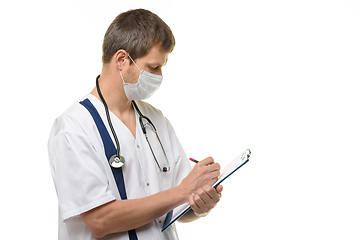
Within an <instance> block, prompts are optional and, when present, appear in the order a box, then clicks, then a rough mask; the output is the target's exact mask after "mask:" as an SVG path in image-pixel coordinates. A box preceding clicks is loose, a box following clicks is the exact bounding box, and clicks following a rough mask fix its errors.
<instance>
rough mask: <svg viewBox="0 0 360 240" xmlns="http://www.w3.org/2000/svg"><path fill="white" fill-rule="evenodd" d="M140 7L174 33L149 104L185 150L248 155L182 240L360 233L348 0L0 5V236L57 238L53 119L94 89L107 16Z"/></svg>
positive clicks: (356, 39)
mask: <svg viewBox="0 0 360 240" xmlns="http://www.w3.org/2000/svg"><path fill="white" fill-rule="evenodd" d="M100 2H101V3H100ZM140 7H141V8H146V9H149V10H151V11H153V12H154V13H156V14H158V15H159V16H160V17H161V18H162V19H163V20H164V21H165V22H167V23H168V25H169V26H170V27H171V28H172V30H173V33H174V35H175V38H176V47H175V50H174V52H173V53H171V54H170V56H169V62H168V65H167V66H166V67H165V69H164V83H163V85H162V87H161V88H160V90H159V91H158V92H157V93H156V94H155V95H154V96H153V97H152V98H150V99H149V100H148V102H150V103H151V104H153V105H154V106H156V107H157V108H159V109H161V110H162V111H163V113H164V114H165V115H166V116H167V117H168V118H169V119H170V121H171V122H172V124H173V126H174V128H175V129H176V131H177V134H178V137H179V139H180V141H181V142H182V144H183V147H184V148H185V150H186V151H187V154H188V156H189V157H194V158H198V159H203V158H205V157H207V156H213V157H214V158H215V160H216V161H218V162H219V163H220V164H222V165H226V163H227V162H228V161H231V160H232V159H233V158H235V157H236V156H237V155H238V154H240V152H242V151H243V150H245V149H246V148H250V149H251V151H252V153H253V154H252V158H251V161H250V162H249V163H248V164H247V165H245V166H244V167H243V168H242V169H240V170H239V172H238V173H236V175H233V176H232V177H231V178H229V179H228V180H227V181H226V182H225V183H224V193H223V198H222V201H221V202H220V203H219V204H218V206H217V208H216V209H215V210H213V212H212V213H211V214H210V215H209V216H208V217H207V218H204V219H201V220H199V221H198V222H195V223H192V224H177V226H178V232H179V235H180V238H181V239H197V238H205V239H225V237H226V238H232V239H247V240H250V239H277V240H280V239H360V232H359V225H360V217H359V216H360V206H359V202H360V194H359V183H360V174H359V170H360V163H359V161H360V153H359V143H360V139H359V138H360V127H359V122H360V116H359V103H360V94H359V88H360V87H359V86H360V85H359V83H358V82H359V80H360V70H359V67H360V44H359V43H360V3H359V1H357V0H343V1H340V0H338V1H336V0H311V1H310V0H302V1H295V0H294V1H285V0H283V1H281V0H274V1H266V0H252V1H229V0H224V1H188V0H186V1H178V0H177V1H165V0H164V1H157V0H153V1H130V0H128V1H76V0H71V1H69V0H63V1H39V0H37V1H36V0H35V1H25V0H21V1H2V2H1V4H0V24H1V38H0V41H1V44H0V53H1V54H0V60H1V62H0V64H1V65H0V66H1V78H2V80H1V94H0V97H1V112H2V114H1V161H2V166H1V168H0V177H1V181H0V182H1V183H0V184H1V190H2V192H3V194H2V198H1V216H2V219H3V222H4V223H5V226H4V225H2V226H3V227H2V235H4V234H6V233H8V234H12V235H16V237H13V238H12V239H27V238H36V239H56V238H57V197H56V192H55V188H54V186H53V182H52V179H51V175H50V171H49V165H48V159H47V139H48V135H49V132H50V128H51V125H52V123H53V121H54V119H55V118H56V117H57V116H58V115H60V114H61V113H62V112H63V111H64V110H65V109H66V108H67V107H69V106H70V105H71V104H72V103H74V102H76V101H77V99H79V98H80V97H82V96H83V95H85V94H86V93H88V92H90V91H91V90H92V88H93V87H94V83H95V77H96V76H97V74H99V73H100V71H101V44H102V38H103V35H104V33H105V31H106V29H107V27H108V26H109V24H110V23H111V21H112V20H113V19H114V18H115V17H116V16H117V15H118V14H119V13H121V12H123V11H126V10H128V9H134V8H140Z"/></svg>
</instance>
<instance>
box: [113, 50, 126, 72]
mask: <svg viewBox="0 0 360 240" xmlns="http://www.w3.org/2000/svg"><path fill="white" fill-rule="evenodd" d="M127 56H128V54H127V52H126V51H125V50H124V49H120V50H118V51H117V52H116V53H115V54H114V58H113V60H114V61H115V64H116V66H117V68H118V69H119V70H122V69H123V68H124V66H125V64H126V61H128V60H127V59H128V57H127Z"/></svg>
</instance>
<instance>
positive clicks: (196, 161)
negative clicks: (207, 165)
mask: <svg viewBox="0 0 360 240" xmlns="http://www.w3.org/2000/svg"><path fill="white" fill-rule="evenodd" d="M189 160H190V161H193V162H194V163H198V162H199V161H198V160H195V159H193V158H189Z"/></svg>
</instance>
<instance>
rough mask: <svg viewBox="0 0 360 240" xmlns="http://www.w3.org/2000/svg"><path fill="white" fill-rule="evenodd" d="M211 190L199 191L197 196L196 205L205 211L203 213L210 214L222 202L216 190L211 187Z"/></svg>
mask: <svg viewBox="0 0 360 240" xmlns="http://www.w3.org/2000/svg"><path fill="white" fill-rule="evenodd" d="M209 188H210V189H208V190H207V191H206V190H204V189H199V190H198V192H197V195H195V198H194V199H195V202H196V204H197V205H198V206H199V207H200V208H201V210H203V212H209V211H210V210H211V209H213V208H214V207H215V205H216V203H217V202H219V200H220V197H219V195H218V194H217V192H216V190H215V189H213V188H212V187H210V186H209Z"/></svg>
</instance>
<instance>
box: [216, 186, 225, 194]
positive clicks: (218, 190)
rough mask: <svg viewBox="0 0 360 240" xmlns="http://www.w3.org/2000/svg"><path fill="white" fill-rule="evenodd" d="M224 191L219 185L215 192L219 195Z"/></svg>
mask: <svg viewBox="0 0 360 240" xmlns="http://www.w3.org/2000/svg"><path fill="white" fill-rule="evenodd" d="M223 190H224V187H223V186H222V185H219V186H217V187H216V191H217V192H218V193H219V194H221V192H222V191H223Z"/></svg>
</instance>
